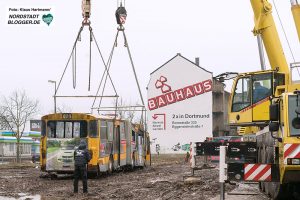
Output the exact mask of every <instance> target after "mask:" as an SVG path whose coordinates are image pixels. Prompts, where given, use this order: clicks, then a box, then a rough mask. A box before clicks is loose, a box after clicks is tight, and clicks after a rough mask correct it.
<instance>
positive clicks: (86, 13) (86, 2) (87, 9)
mask: <svg viewBox="0 0 300 200" xmlns="http://www.w3.org/2000/svg"><path fill="white" fill-rule="evenodd" d="M90 13H91V0H82V17H83V21H82V25H81V27H80V29H79V32H78V34H77V36H76V39H75V42H74V44H73V48H72V51H71V54H70V56H69V58H68V61H67V64H66V66H65V68H64V71H63V73H62V76H61V78H60V80H59V83H58V86H57V88H56V90H55V95H56V93H57V91H58V89H59V88H60V85H61V82H62V80H63V77H64V75H65V73H66V70H67V68H68V66H69V63H70V60H71V59H72V76H73V88H74V89H75V88H76V82H77V80H76V76H77V61H76V60H77V42H78V41H81V33H82V31H83V28H84V26H88V27H89V32H90V41H89V83H88V91H90V88H91V87H90V86H91V72H92V41H93V40H94V41H95V43H96V46H97V49H98V52H99V54H100V57H101V59H102V62H103V65H104V66H105V69H107V67H106V66H107V65H106V64H105V61H104V59H103V55H102V53H101V51H100V48H99V46H98V43H97V41H96V38H95V36H94V33H93V29H92V27H91V25H90V24H91V22H90V20H89V17H90ZM107 73H108V77H109V79H110V81H111V82H112V80H111V77H110V75H109V72H108V71H107ZM113 87H114V86H113ZM114 89H115V88H114Z"/></svg>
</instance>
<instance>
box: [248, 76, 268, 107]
mask: <svg viewBox="0 0 300 200" xmlns="http://www.w3.org/2000/svg"><path fill="white" fill-rule="evenodd" d="M271 80H272V74H257V75H254V76H253V78H252V82H253V86H252V88H253V92H252V94H253V103H257V102H259V101H261V100H263V99H265V98H267V97H269V96H271V95H272V84H271Z"/></svg>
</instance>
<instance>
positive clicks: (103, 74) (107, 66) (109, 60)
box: [92, 32, 119, 112]
mask: <svg viewBox="0 0 300 200" xmlns="http://www.w3.org/2000/svg"><path fill="white" fill-rule="evenodd" d="M118 34H119V32H117V35H116V39H115V42H114V45H113V48H112V50H111V53H110V56H109V59H108V62H107V63H106V64H105V61H104V58H103V56H102V54H101V52H100V48H99V46H98V43H97V40H96V38H95V36H94V34H93V38H94V41H95V44H96V46H97V49H98V51H99V53H100V55H101V59H102V61H103V63H104V66H105V69H104V72H103V73H102V77H101V80H100V84H99V86H98V89H97V93H96V96H98V94H99V91H100V89H101V86H102V82H103V79H104V76H105V74H107V76H108V77H109V79H110V82H111V84H112V87H113V89H114V92H115V95H116V96H118V94H117V91H116V88H115V85H114V84H113V81H112V78H111V75H110V74H109V69H110V64H111V59H112V56H113V52H114V49H115V44H116V43H117V38H118ZM106 79H107V77H106ZM103 88H105V86H104V87H103ZM102 95H103V91H102ZM96 99H97V97H95V98H94V101H93V104H92V108H93V107H94V105H95V103H96ZM101 101H102V97H101V99H100V102H101ZM100 104H101V103H100ZM99 107H100V106H99ZM98 112H99V109H98Z"/></svg>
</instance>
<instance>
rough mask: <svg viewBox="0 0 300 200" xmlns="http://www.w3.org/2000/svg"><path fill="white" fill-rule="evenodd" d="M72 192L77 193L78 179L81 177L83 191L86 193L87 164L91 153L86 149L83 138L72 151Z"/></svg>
mask: <svg viewBox="0 0 300 200" xmlns="http://www.w3.org/2000/svg"><path fill="white" fill-rule="evenodd" d="M74 160H75V170H74V193H78V180H79V177H81V180H82V185H83V193H87V192H88V191H87V164H88V162H89V161H90V160H91V155H90V153H89V151H88V150H87V145H86V141H85V140H81V141H80V144H79V147H78V148H77V149H76V150H75V151H74Z"/></svg>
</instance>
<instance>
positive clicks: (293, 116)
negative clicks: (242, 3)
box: [229, 0, 300, 199]
mask: <svg viewBox="0 0 300 200" xmlns="http://www.w3.org/2000/svg"><path fill="white" fill-rule="evenodd" d="M250 1H251V5H252V8H253V12H254V22H255V26H254V29H253V33H254V35H259V36H260V37H261V38H262V41H263V43H264V46H265V50H266V53H267V56H268V59H269V62H270V65H271V70H265V69H264V70H261V71H257V72H250V73H243V74H239V75H238V76H237V78H236V79H235V81H234V84H233V89H232V94H231V99H230V103H229V124H230V125H231V126H239V127H241V128H240V130H241V131H240V133H241V134H244V135H247V134H255V139H256V145H257V146H256V153H257V159H256V162H257V163H260V164H270V167H271V168H272V174H271V175H270V178H269V179H268V181H270V182H264V181H263V180H264V179H262V181H261V180H258V181H261V182H260V189H261V190H262V191H264V192H265V193H266V194H267V195H270V196H271V197H272V198H273V199H289V196H290V195H294V194H295V193H297V191H299V192H300V84H299V83H295V82H293V80H292V76H291V72H290V69H289V66H288V63H287V61H286V58H285V56H284V52H283V48H282V46H281V43H280V39H279V36H278V33H277V30H276V26H275V23H274V20H273V17H272V5H271V4H270V3H269V2H268V0H250ZM291 3H292V12H293V16H294V19H295V24H296V28H297V31H298V36H299V39H300V15H299V13H300V7H299V5H298V2H297V1H291ZM257 168H258V167H257ZM244 170H245V171H246V167H245V169H244ZM251 170H252V171H251V172H252V173H253V172H254V171H255V170H256V169H255V167H253V168H252V169H251ZM249 173H250V172H249ZM258 173H263V172H258ZM244 176H246V172H245V173H244ZM273 177H274V178H273ZM275 177H277V178H275ZM244 178H245V177H244ZM254 180H255V179H254ZM265 180H267V179H265ZM298 195H299V194H298Z"/></svg>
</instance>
